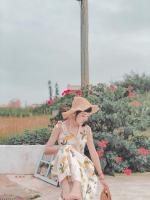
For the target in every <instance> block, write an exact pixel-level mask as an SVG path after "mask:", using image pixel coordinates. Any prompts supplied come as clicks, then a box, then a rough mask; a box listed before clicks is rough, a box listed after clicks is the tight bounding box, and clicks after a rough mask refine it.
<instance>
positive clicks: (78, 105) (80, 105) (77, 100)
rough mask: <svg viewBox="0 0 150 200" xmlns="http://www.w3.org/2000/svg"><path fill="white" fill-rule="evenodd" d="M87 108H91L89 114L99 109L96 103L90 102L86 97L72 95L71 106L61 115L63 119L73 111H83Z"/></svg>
mask: <svg viewBox="0 0 150 200" xmlns="http://www.w3.org/2000/svg"><path fill="white" fill-rule="evenodd" d="M88 108H92V111H91V113H90V115H91V114H93V113H96V112H97V111H98V110H99V109H100V108H99V107H98V106H97V105H93V104H91V103H90V102H89V101H88V100H87V99H85V98H83V97H74V99H73V102H72V107H71V108H70V109H69V110H68V111H66V112H63V113H62V116H63V118H64V119H66V118H68V117H69V116H70V115H71V114H73V113H74V112H76V111H84V110H86V109H88Z"/></svg>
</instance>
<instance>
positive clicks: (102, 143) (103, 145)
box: [98, 140, 109, 148]
mask: <svg viewBox="0 0 150 200" xmlns="http://www.w3.org/2000/svg"><path fill="white" fill-rule="evenodd" d="M108 143H109V142H108V141H107V140H101V141H99V143H98V146H99V147H101V148H104V147H107V145H108Z"/></svg>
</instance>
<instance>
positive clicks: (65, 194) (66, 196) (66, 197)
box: [60, 177, 71, 200]
mask: <svg viewBox="0 0 150 200" xmlns="http://www.w3.org/2000/svg"><path fill="white" fill-rule="evenodd" d="M60 186H61V188H62V193H61V194H62V198H63V199H64V200H70V198H69V193H70V191H71V185H70V183H69V182H68V178H67V177H65V178H64V179H63V180H62V181H61V182H60Z"/></svg>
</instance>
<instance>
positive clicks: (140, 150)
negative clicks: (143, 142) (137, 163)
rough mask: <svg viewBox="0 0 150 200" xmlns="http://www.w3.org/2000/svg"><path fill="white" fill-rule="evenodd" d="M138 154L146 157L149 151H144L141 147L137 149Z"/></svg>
mask: <svg viewBox="0 0 150 200" xmlns="http://www.w3.org/2000/svg"><path fill="white" fill-rule="evenodd" d="M138 153H139V154H141V155H143V156H146V155H148V154H149V150H148V149H145V148H144V147H141V148H139V149H138Z"/></svg>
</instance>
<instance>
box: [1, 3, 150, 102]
mask: <svg viewBox="0 0 150 200" xmlns="http://www.w3.org/2000/svg"><path fill="white" fill-rule="evenodd" d="M149 8H150V1H149V0H89V55H90V58H89V59H90V61H89V62H90V83H91V84H96V83H98V82H110V81H112V80H120V79H122V77H123V75H124V74H125V73H130V72H131V70H132V71H134V72H137V73H142V72H145V73H146V74H150V12H149ZM48 80H51V81H52V86H53V87H54V85H55V83H56V82H58V84H59V90H60V93H61V92H62V91H63V90H64V89H66V87H67V84H68V83H70V84H73V85H79V84H80V6H79V2H77V1H76V0H13V1H12V0H0V104H6V103H8V102H9V100H11V99H13V98H19V99H20V100H21V102H22V105H24V104H25V102H26V103H27V104H31V103H41V102H44V101H46V100H47V99H48V98H49V93H48V86H47V82H48Z"/></svg>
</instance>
